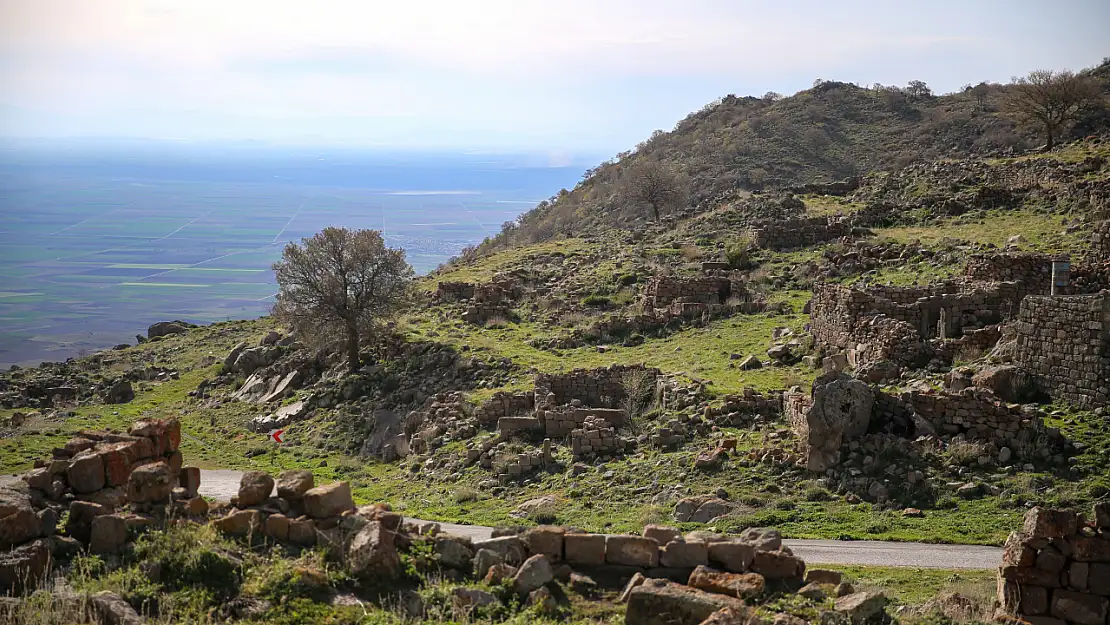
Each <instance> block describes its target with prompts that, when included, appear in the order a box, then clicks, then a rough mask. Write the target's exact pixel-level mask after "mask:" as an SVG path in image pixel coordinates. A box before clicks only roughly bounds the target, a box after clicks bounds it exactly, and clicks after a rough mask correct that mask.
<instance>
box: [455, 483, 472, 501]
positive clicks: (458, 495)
mask: <svg viewBox="0 0 1110 625" xmlns="http://www.w3.org/2000/svg"><path fill="white" fill-rule="evenodd" d="M451 499H452V500H453V501H454V502H455V503H467V502H468V501H478V491H476V490H474V489H473V488H470V487H469V486H463V487H462V488H457V489H455V492H453V493H451Z"/></svg>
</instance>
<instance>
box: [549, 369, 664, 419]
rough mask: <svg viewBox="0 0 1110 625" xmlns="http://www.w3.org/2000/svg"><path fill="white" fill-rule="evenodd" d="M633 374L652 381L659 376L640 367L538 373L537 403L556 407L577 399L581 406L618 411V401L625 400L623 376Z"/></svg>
mask: <svg viewBox="0 0 1110 625" xmlns="http://www.w3.org/2000/svg"><path fill="white" fill-rule="evenodd" d="M634 372H643V373H645V374H646V375H648V376H650V377H651V378H652V379H654V380H657V379H658V378H659V376H660V371H659V370H658V369H653V368H649V367H644V366H642V365H611V366H609V367H606V368H602V369H575V370H573V371H571V372H569V373H555V374H550V373H537V374H536V376H535V387H536V390H535V396H536V404H537V406H542V407H555V406H561V405H565V404H570V403H571V402H572V401H573V400H578V401H579V402H581V404H582V405H583V406H586V407H590V408H620V407H621V402H623V401H624V400H625V398H626V394H625V389H624V384H623V380H624V377H625V376H626V375H628V374H630V373H634ZM652 386H653V387H654V386H655V385H654V384H652Z"/></svg>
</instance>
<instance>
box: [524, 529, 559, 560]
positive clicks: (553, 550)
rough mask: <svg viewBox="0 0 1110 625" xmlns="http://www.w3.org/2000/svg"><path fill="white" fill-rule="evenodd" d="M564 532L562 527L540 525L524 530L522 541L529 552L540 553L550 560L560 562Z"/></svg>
mask: <svg viewBox="0 0 1110 625" xmlns="http://www.w3.org/2000/svg"><path fill="white" fill-rule="evenodd" d="M565 532H566V530H564V529H563V528H562V527H558V526H554V525H541V526H539V527H533V528H530V529H528V530H527V531H526V532H524V536H523V541H524V544H525V546H526V547H527V548H528V552H529V553H530V554H532V555H537V554H542V555H545V556H547V559H548V560H549V561H551V562H562V561H563V535H564V534H565Z"/></svg>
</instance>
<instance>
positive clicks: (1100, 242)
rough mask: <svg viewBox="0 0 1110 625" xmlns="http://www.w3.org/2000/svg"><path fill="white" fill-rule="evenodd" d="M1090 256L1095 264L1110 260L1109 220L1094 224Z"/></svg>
mask: <svg viewBox="0 0 1110 625" xmlns="http://www.w3.org/2000/svg"><path fill="white" fill-rule="evenodd" d="M1090 256H1091V260H1092V261H1095V262H1098V261H1105V260H1106V259H1110V219H1108V220H1106V221H1100V222H1099V223H1097V224H1095V227H1094V233H1093V234H1092V235H1091V253H1090Z"/></svg>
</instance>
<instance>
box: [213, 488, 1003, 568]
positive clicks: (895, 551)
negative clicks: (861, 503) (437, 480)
mask: <svg viewBox="0 0 1110 625" xmlns="http://www.w3.org/2000/svg"><path fill="white" fill-rule="evenodd" d="M242 475H243V472H242V471H231V470H226V469H219V470H207V469H205V470H202V471H201V478H200V493H201V494H202V495H204V496H206V497H212V498H214V499H224V500H226V499H230V498H231V497H232V496H234V495H236V494H237V493H238V492H239V479H240V478H241V477H242ZM413 520H418V519H413ZM440 527H441V528H442V529H443V531H445V532H450V533H452V534H458V535H462V536H469V537H470V538H471V539H473V540H484V539H486V538H489V537H490V535H491V534H492V532H493V528H492V527H484V526H481V525H459V524H457V523H440ZM783 542H784V543H786V545H787V546H788V547H790V549H791V551H793V552H794V554H795V555H797V556H798V557H800V558H802V559H803V560H805V561H806V562H808V563H813V564H841V565H860V566H898V567H916V568H931V569H993V568H996V567H997V566H999V564H1000V563H1001V562H1002V549H1000V548H998V547H982V546H976V545H932V544H925V543H898V542H886V541H871V540H785V541H783Z"/></svg>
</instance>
